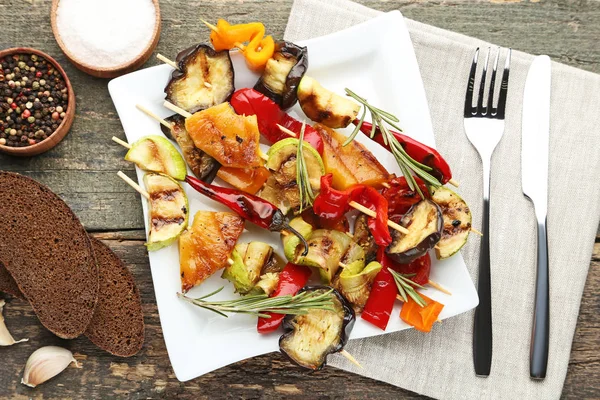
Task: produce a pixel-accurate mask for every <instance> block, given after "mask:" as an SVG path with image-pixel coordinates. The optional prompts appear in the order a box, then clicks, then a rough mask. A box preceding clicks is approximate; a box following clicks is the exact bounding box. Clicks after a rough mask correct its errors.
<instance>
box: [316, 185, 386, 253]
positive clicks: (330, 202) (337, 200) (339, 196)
mask: <svg viewBox="0 0 600 400" xmlns="http://www.w3.org/2000/svg"><path fill="white" fill-rule="evenodd" d="M332 181H333V175H332V174H327V175H324V176H322V177H321V189H320V193H319V194H318V195H317V197H316V198H315V201H314V203H313V210H314V212H315V214H317V215H318V216H319V217H322V218H326V219H329V220H333V221H336V220H339V219H341V218H343V217H344V215H345V214H346V213H347V212H348V211H350V210H351V209H352V207H351V206H350V205H349V203H350V201H356V202H357V203H359V204H362V205H363V206H365V207H367V208H368V209H370V210H372V211H375V213H376V217H375V218H371V217H369V219H368V222H369V230H370V231H371V233H372V234H373V238H374V239H375V243H377V244H378V245H380V246H387V245H388V244H390V243H391V242H392V237H391V235H390V231H389V229H388V227H387V223H388V202H387V200H386V199H385V197H383V196H382V195H381V194H380V193H379V192H378V191H377V190H375V189H374V188H372V187H370V186H366V185H354V186H352V187H350V188H348V189H346V190H337V189H334V188H333V187H332V186H331V183H332Z"/></svg>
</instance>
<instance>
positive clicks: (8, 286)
mask: <svg viewBox="0 0 600 400" xmlns="http://www.w3.org/2000/svg"><path fill="white" fill-rule="evenodd" d="M0 292H3V293H8V294H10V295H13V296H15V297H18V298H21V299H22V298H23V293H21V290H19V286H17V282H15V280H14V279H13V277H12V276H11V275H10V274H9V273H8V271H7V269H6V268H5V267H4V264H2V262H1V261H0Z"/></svg>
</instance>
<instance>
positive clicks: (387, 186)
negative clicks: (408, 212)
mask: <svg viewBox="0 0 600 400" xmlns="http://www.w3.org/2000/svg"><path fill="white" fill-rule="evenodd" d="M381 186H383V187H384V188H386V189H389V188H391V186H390V184H389V183H387V182H383V183H382V184H381Z"/></svg>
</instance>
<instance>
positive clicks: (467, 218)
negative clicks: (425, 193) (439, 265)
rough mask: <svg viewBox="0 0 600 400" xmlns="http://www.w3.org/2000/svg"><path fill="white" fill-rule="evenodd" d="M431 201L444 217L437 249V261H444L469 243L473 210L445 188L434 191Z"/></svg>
mask: <svg viewBox="0 0 600 400" xmlns="http://www.w3.org/2000/svg"><path fill="white" fill-rule="evenodd" d="M431 200H433V201H434V202H435V203H436V204H437V205H438V206H440V209H441V210H442V215H443V217H444V230H443V231H442V238H441V239H440V241H439V242H438V244H437V246H436V247H435V255H436V257H437V259H438V260H442V259H444V258H448V257H450V256H452V255H454V254H455V253H456V252H457V251H459V250H460V249H461V248H462V247H463V246H464V245H465V243H467V239H468V238H469V232H470V231H471V210H470V209H469V206H468V205H467V203H465V201H464V200H463V199H461V198H460V196H459V195H457V194H456V193H454V192H453V191H452V190H450V189H447V188H445V187H443V186H440V187H439V188H436V189H434V191H433V193H432V194H431Z"/></svg>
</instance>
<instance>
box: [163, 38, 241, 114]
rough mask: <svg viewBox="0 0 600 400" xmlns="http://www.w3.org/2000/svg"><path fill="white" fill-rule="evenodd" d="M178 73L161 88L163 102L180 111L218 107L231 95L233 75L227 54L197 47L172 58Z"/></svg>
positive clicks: (226, 52) (202, 45)
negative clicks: (162, 89) (167, 102)
mask: <svg viewBox="0 0 600 400" xmlns="http://www.w3.org/2000/svg"><path fill="white" fill-rule="evenodd" d="M176 62H177V65H178V66H179V69H178V70H174V71H173V72H172V73H171V80H170V81H169V83H168V84H167V86H166V87H165V93H166V94H167V100H168V101H170V102H171V103H173V104H175V105H176V106H178V107H181V108H183V109H184V110H186V111H188V112H191V113H195V112H196V111H198V110H204V109H206V108H209V107H212V106H215V105H217V104H221V103H223V102H224V101H227V100H229V98H230V97H231V95H232V94H233V92H234V90H235V87H234V72H233V65H232V63H231V58H230V57H229V51H227V50H224V51H219V52H216V51H215V50H213V49H212V48H211V47H209V46H207V45H204V44H199V45H197V46H195V47H194V46H192V47H190V48H188V49H185V50H183V51H182V52H180V53H179V54H178V55H177V58H176Z"/></svg>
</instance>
